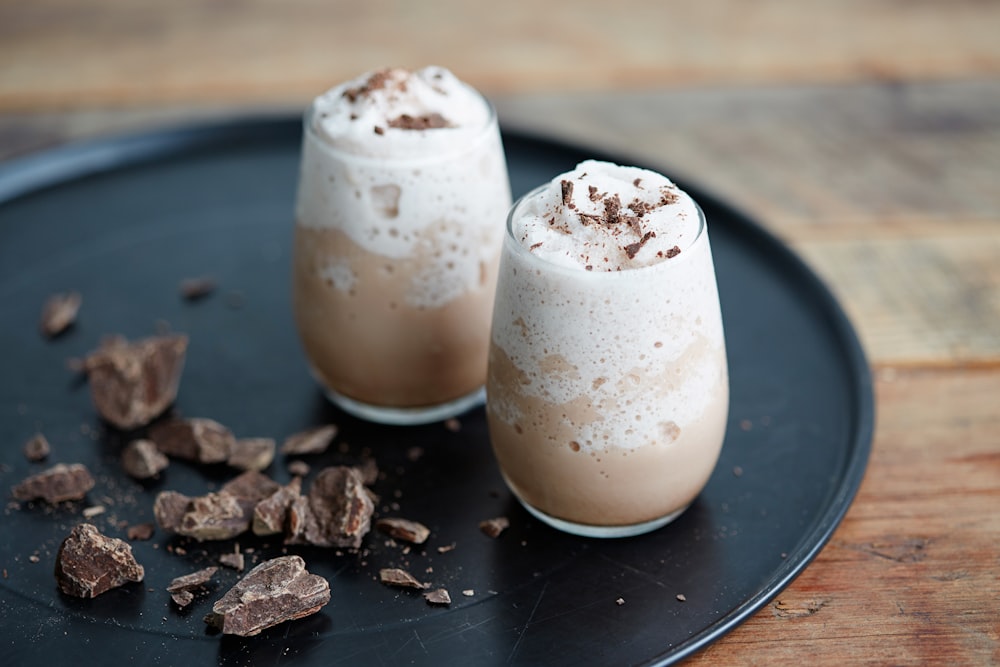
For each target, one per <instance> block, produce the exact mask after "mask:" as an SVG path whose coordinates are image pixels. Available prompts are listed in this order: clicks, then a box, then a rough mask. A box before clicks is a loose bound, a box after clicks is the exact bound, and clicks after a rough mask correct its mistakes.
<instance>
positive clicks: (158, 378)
mask: <svg viewBox="0 0 1000 667" xmlns="http://www.w3.org/2000/svg"><path fill="white" fill-rule="evenodd" d="M187 345H188V338H187V336H184V335H182V334H171V335H166V336H154V337H151V338H145V339H142V340H138V341H135V342H131V343H130V342H128V341H127V340H125V339H124V338H121V337H115V338H111V339H109V340H107V341H105V342H104V343H103V344H102V345H101V347H100V348H98V349H97V350H96V351H94V352H91V353H90V354H89V355H88V356H87V358H86V359H84V360H83V363H82V369H83V370H84V371H86V373H87V378H88V380H89V382H90V395H91V398H92V400H93V402H94V406H95V407H96V408H97V411H98V412H99V413H100V415H101V417H103V418H104V419H105V420H107V421H108V422H110V423H111V424H113V425H114V426H117V427H118V428H121V429H133V428H138V427H140V426H145V425H146V424H148V423H149V422H151V421H152V420H153V419H155V418H156V417H158V416H160V415H161V414H162V413H163V411H164V410H166V409H167V407H168V406H169V405H170V404H171V403H173V402H174V399H176V398H177V389H178V387H179V386H180V381H181V371H182V370H183V369H184V356H185V353H186V352H187Z"/></svg>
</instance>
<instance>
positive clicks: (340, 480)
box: [285, 466, 375, 549]
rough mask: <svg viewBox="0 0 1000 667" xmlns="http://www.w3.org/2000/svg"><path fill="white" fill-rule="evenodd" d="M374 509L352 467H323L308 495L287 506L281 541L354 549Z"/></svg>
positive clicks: (359, 475) (368, 525)
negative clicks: (286, 517) (283, 538)
mask: <svg viewBox="0 0 1000 667" xmlns="http://www.w3.org/2000/svg"><path fill="white" fill-rule="evenodd" d="M374 510H375V505H374V503H373V502H372V499H371V497H370V496H369V495H368V492H367V490H366V489H365V486H364V482H363V480H362V478H361V474H360V473H359V472H358V470H357V469H356V468H349V467H347V466H333V467H330V468H325V469H324V470H322V471H320V473H319V474H318V475H317V476H316V479H315V480H314V481H313V483H312V486H311V487H310V489H309V495H308V497H307V498H302V497H300V498H297V499H296V500H295V501H294V502H293V503H292V505H291V507H290V508H289V517H288V532H287V534H286V538H285V543H286V544H312V545H315V546H324V547H345V548H351V549H357V548H358V547H360V546H361V540H362V538H364V536H365V535H366V534H368V531H369V530H370V529H371V516H372V512H374Z"/></svg>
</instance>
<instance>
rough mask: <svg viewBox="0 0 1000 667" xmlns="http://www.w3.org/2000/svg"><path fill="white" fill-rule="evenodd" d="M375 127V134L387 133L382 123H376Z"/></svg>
mask: <svg viewBox="0 0 1000 667" xmlns="http://www.w3.org/2000/svg"><path fill="white" fill-rule="evenodd" d="M373 129H374V130H375V134H378V135H383V134H385V128H383V127H382V126H381V125H376V126H375V127H374V128H373Z"/></svg>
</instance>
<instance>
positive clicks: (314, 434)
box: [281, 424, 337, 455]
mask: <svg viewBox="0 0 1000 667" xmlns="http://www.w3.org/2000/svg"><path fill="white" fill-rule="evenodd" d="M336 436H337V426H336V425H335V424H327V425H326V426H320V427H318V428H313V429H309V430H308V431H302V432H300V433H295V434H293V435H290V436H288V437H287V438H286V439H285V441H284V442H283V443H281V453H282V454H285V455H288V454H322V453H323V452H325V451H326V450H327V448H328V447H329V446H330V443H331V442H332V441H333V439H334V438H335V437H336Z"/></svg>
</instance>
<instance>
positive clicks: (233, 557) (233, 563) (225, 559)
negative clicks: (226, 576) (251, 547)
mask: <svg viewBox="0 0 1000 667" xmlns="http://www.w3.org/2000/svg"><path fill="white" fill-rule="evenodd" d="M219 562H220V563H222V564H223V565H225V566H226V567H229V568H232V569H234V570H236V571H237V572H242V571H243V568H244V567H246V560H245V559H244V558H243V554H242V553H240V550H239V547H237V548H236V551H234V552H232V553H228V554H220V555H219Z"/></svg>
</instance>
